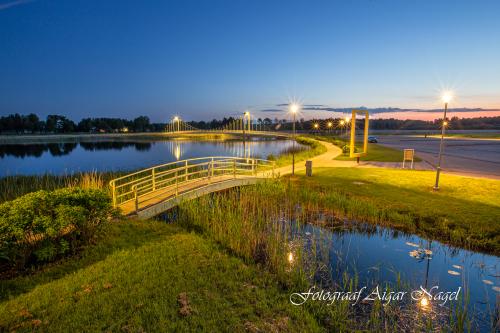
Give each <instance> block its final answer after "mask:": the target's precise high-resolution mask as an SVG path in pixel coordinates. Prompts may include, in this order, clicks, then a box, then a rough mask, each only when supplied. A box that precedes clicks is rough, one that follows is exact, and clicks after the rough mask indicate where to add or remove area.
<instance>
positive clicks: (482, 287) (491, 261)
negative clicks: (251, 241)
mask: <svg viewBox="0 0 500 333" xmlns="http://www.w3.org/2000/svg"><path fill="white" fill-rule="evenodd" d="M314 220H315V221H313V222H314V223H313V224H305V225H301V226H300V227H299V228H296V229H295V231H294V236H293V238H294V239H295V240H300V244H303V245H301V246H304V247H305V248H306V249H309V252H311V249H312V248H316V249H321V250H316V251H312V252H316V253H315V257H316V258H317V257H323V259H325V261H326V262H327V265H326V267H325V269H324V272H320V271H318V272H317V273H316V276H315V280H316V283H317V284H318V285H327V286H328V285H331V286H332V287H331V289H332V290H335V289H336V288H335V286H336V285H338V284H339V283H340V284H341V281H343V279H345V277H346V276H348V277H351V278H353V277H356V278H357V279H358V280H357V281H358V283H357V288H358V289H361V288H362V287H363V286H366V290H365V291H364V292H363V294H364V295H365V296H368V294H370V293H371V292H372V291H373V290H374V288H376V286H379V287H380V291H382V290H383V289H385V287H386V285H389V286H391V289H392V290H394V291H398V290H399V289H400V290H406V291H408V295H406V296H405V300H410V299H411V294H410V293H411V292H412V291H418V290H421V289H420V287H421V286H422V287H423V288H425V289H426V290H427V291H430V290H431V288H432V287H435V286H437V288H434V290H433V291H432V292H431V294H432V295H436V294H437V293H438V292H441V291H444V292H454V291H457V290H459V288H460V296H461V299H462V301H463V299H464V298H467V297H468V300H467V301H466V307H467V309H468V311H469V314H470V316H472V317H471V319H473V323H474V324H473V327H475V328H476V329H477V330H480V331H490V330H491V326H490V325H491V323H492V322H496V321H498V311H499V306H500V258H499V257H496V256H493V255H486V254H482V253H477V252H473V251H467V250H463V249H457V248H453V247H449V246H447V245H445V244H442V243H440V242H437V241H430V240H426V239H423V238H420V237H418V236H416V235H412V234H406V233H402V232H398V231H395V230H392V229H388V228H382V227H378V226H374V225H371V224H364V223H356V222H349V221H339V220H337V219H334V218H333V217H328V216H325V215H322V214H319V215H318V216H317V217H316V218H315V219H314ZM318 224H320V225H321V224H323V225H328V227H326V226H325V227H321V226H318ZM313 244H316V245H317V244H319V246H313ZM291 255H292V256H293V254H291ZM462 301H459V302H462ZM393 302H394V301H393ZM410 303H411V302H410ZM439 303H442V302H441V301H436V300H432V301H430V302H429V304H428V305H427V310H430V311H432V312H433V313H434V314H439V313H441V314H446V313H447V310H446V309H448V308H449V306H450V305H453V302H452V301H449V302H447V304H445V305H444V306H440V305H439ZM460 304H461V303H460ZM455 305H457V304H456V303H455ZM405 306H407V307H413V309H415V310H417V309H416V308H419V307H422V304H420V303H419V302H418V301H417V302H413V303H411V304H406V305H405ZM459 307H461V308H462V307H463V306H462V305H461V306H459ZM420 310H422V309H420ZM424 310H425V309H424ZM410 313H411V312H410ZM410 316H411V314H410ZM474 325H475V326H474ZM473 331H475V329H473Z"/></svg>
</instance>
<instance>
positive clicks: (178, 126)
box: [174, 116, 181, 132]
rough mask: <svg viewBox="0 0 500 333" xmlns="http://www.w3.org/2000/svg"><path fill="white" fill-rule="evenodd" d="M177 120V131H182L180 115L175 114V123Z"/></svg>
mask: <svg viewBox="0 0 500 333" xmlns="http://www.w3.org/2000/svg"><path fill="white" fill-rule="evenodd" d="M175 122H177V132H180V130H181V129H180V119H179V117H177V116H175V117H174V123H175Z"/></svg>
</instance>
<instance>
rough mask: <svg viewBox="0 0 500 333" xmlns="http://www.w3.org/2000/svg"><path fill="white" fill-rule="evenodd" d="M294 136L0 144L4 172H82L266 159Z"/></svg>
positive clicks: (0, 169)
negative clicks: (219, 159)
mask: <svg viewBox="0 0 500 333" xmlns="http://www.w3.org/2000/svg"><path fill="white" fill-rule="evenodd" d="M292 144H293V143H292V141H290V140H279V139H272V138H252V140H248V141H246V143H244V142H243V141H241V140H225V141H222V140H220V141H188V140H161V141H159V140H145V139H142V140H140V139H132V140H130V139H128V140H123V139H121V140H117V139H114V140H111V139H107V140H102V139H101V140H97V139H94V140H89V139H85V140H73V141H71V142H69V141H66V142H64V141H63V142H58V143H36V144H4V145H0V176H7V175H18V174H19V175H35V174H44V173H52V174H68V173H74V172H81V171H118V170H120V171H121V170H136V169H140V168H145V167H149V166H153V165H158V164H163V163H168V162H173V161H176V160H183V159H189V158H194V157H205V156H239V157H260V158H267V156H268V155H270V154H273V155H274V156H276V155H279V154H280V153H282V152H283V151H286V150H287V149H290V147H291V146H292Z"/></svg>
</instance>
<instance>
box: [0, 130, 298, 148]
mask: <svg viewBox="0 0 500 333" xmlns="http://www.w3.org/2000/svg"><path fill="white" fill-rule="evenodd" d="M245 135H247V136H252V137H255V136H257V137H275V138H277V139H287V138H289V134H288V133H276V132H256V131H252V132H250V133H248V132H247V133H245ZM242 136H243V133H241V132H231V131H228V132H210V131H206V132H173V133H170V132H169V133H167V132H140V133H68V134H19V135H14V134H13V135H0V144H4V145H9V144H36V143H52V142H61V141H69V142H74V141H83V140H88V139H99V140H101V139H102V140H110V139H126V138H132V139H139V140H146V139H169V140H171V139H176V138H179V139H183V138H190V139H195V140H197V139H198V140H199V139H203V140H232V139H233V140H234V139H240V138H241V137H242Z"/></svg>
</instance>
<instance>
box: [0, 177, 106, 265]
mask: <svg viewBox="0 0 500 333" xmlns="http://www.w3.org/2000/svg"><path fill="white" fill-rule="evenodd" d="M112 212H113V208H112V206H111V200H110V198H109V195H108V194H107V193H106V192H105V191H103V190H99V189H82V188H76V187H75V188H63V189H58V190H55V191H44V190H42V191H38V192H33V193H29V194H26V195H24V196H22V197H19V198H17V199H15V200H13V201H7V202H4V203H3V204H1V205H0V263H3V264H6V265H2V266H4V267H5V266H8V267H12V266H16V267H17V268H18V269H19V268H25V267H27V266H28V265H31V264H39V263H43V262H48V261H52V260H54V259H56V258H57V257H60V256H62V255H64V254H67V253H68V252H70V251H75V250H76V249H77V248H78V247H79V246H80V245H82V244H85V243H87V242H88V241H89V240H90V239H91V238H92V237H93V236H94V234H95V232H96V230H97V229H98V228H99V227H100V226H101V225H102V224H103V223H105V222H106V221H108V219H109V217H110V216H111V213H112Z"/></svg>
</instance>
